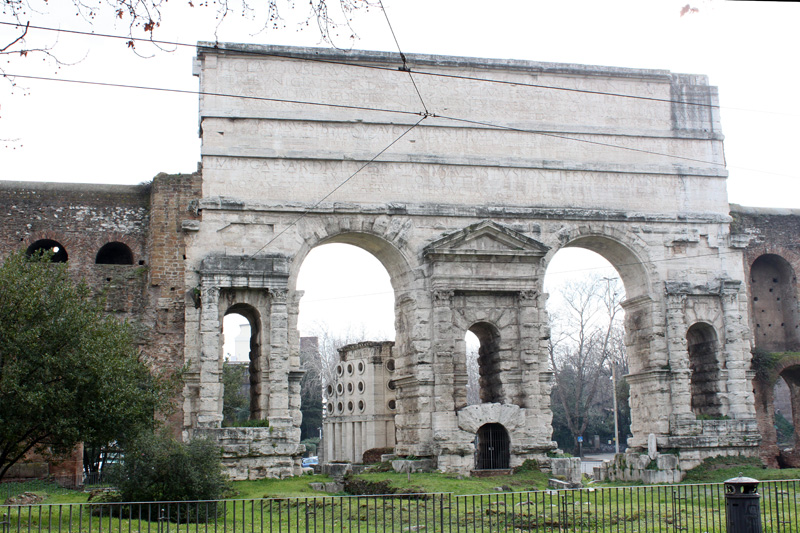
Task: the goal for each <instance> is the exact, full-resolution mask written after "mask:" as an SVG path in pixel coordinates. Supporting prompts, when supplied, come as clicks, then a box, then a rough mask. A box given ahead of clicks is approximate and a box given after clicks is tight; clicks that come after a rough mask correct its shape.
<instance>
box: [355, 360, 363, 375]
mask: <svg viewBox="0 0 800 533" xmlns="http://www.w3.org/2000/svg"><path fill="white" fill-rule="evenodd" d="M357 368H358V373H359V374H363V373H364V361H359V362H358V366H357Z"/></svg>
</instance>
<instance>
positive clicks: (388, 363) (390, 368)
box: [386, 359, 394, 372]
mask: <svg viewBox="0 0 800 533" xmlns="http://www.w3.org/2000/svg"><path fill="white" fill-rule="evenodd" d="M386 370H388V371H389V372H394V359H389V360H388V361H386Z"/></svg>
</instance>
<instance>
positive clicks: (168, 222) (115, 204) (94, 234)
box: [0, 172, 201, 483]
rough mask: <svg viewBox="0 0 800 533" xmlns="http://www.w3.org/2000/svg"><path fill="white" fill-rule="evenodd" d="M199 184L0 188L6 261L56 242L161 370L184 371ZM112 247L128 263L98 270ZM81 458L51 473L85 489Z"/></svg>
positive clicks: (183, 178)
mask: <svg viewBox="0 0 800 533" xmlns="http://www.w3.org/2000/svg"><path fill="white" fill-rule="evenodd" d="M200 179H201V178H200V174H199V172H198V173H195V174H187V175H167V174H160V175H158V176H156V178H155V179H154V180H153V182H152V183H150V184H144V185H136V186H125V185H92V184H73V183H36V182H14V181H0V227H2V228H3V230H4V231H3V232H1V233H0V259H2V258H4V257H6V256H7V255H8V254H10V253H13V252H15V251H17V250H28V249H29V248H30V247H31V246H34V247H35V246H36V245H37V243H43V242H44V243H48V245H47V246H48V247H50V246H52V245H53V244H52V243H57V244H58V246H59V254H66V256H65V257H66V262H67V270H68V272H69V273H70V275H71V276H72V277H73V278H74V279H75V280H76V281H77V280H83V281H84V282H85V283H87V285H88V286H89V287H90V288H91V289H92V290H93V292H94V293H95V294H97V295H98V297H101V298H103V300H104V302H105V309H106V311H107V312H109V313H112V314H114V315H115V316H117V317H118V318H120V319H121V320H127V321H129V323H130V324H131V326H132V327H133V330H134V334H135V340H136V342H137V343H138V344H139V346H140V348H141V349H142V351H143V353H144V355H145V357H146V358H147V360H148V362H149V363H150V364H151V366H152V367H153V368H154V370H155V371H167V372H169V371H174V370H176V369H179V368H181V367H182V366H183V330H184V320H183V315H184V307H185V302H186V300H187V295H186V294H185V292H184V290H183V287H184V282H183V278H184V267H183V234H182V230H181V224H182V221H183V220H186V219H192V218H196V216H197V215H196V212H192V211H190V210H189V209H188V208H189V205H190V204H191V203H192V202H194V203H196V202H197V199H198V197H199V190H200ZM109 243H122V244H124V245H125V246H126V247H127V249H129V251H130V255H129V256H128V255H125V254H127V251H126V252H124V253H123V255H125V257H122V260H123V262H124V263H126V264H98V263H97V260H98V258H100V261H103V260H109V257H111V259H110V260H111V261H114V260H115V259H114V257H116V259H120V257H121V256H119V255H115V254H114V253H113V250H112V253H111V255H110V256H109V255H106V257H105V259H103V258H102V257H103V254H102V253H101V254H98V252H100V251H101V249H104V248H103V247H104V246H106V245H109ZM113 246H117V250H119V249H123V250H124V248H120V247H119V246H118V245H117V244H114V245H113ZM108 249H109V248H105V250H108ZM58 257H59V258H60V257H63V256H62V255H59V256H58ZM188 299H189V301H190V302H191V298H188ZM176 407H177V408H178V412H177V414H175V415H173V418H172V419H171V427H172V428H173V430H174V432H175V433H176V434H177V435H180V429H181V425H180V422H179V420H180V417H181V416H182V414H181V413H180V407H181V404H180V402H176ZM73 455H75V454H73ZM78 456H79V454H78V455H75V457H73V458H72V459H71V460H70V462H68V463H65V465H68V466H60V467H59V466H57V465H55V466H54V465H50V466H48V467H47V469H46V470H47V471H48V472H49V473H50V474H53V472H56V473H57V474H59V475H60V474H63V473H65V472H66V471H67V470H65V469H69V475H70V476H72V477H74V478H76V479H77V480H78V481H76V483H79V482H80V478H81V466H80V464H81V461H77V463H76V460H77V459H76V458H77V457H78ZM32 459H34V460H35V458H32ZM76 465H77V466H76ZM54 469H55V470H54ZM23 470H25V469H23ZM34 470H35V469H33V470H31V468H27V470H26V475H33V476H34V477H35V476H37V475H38V474H41V473H42V472H44V470H42V468H39V470H35V471H34Z"/></svg>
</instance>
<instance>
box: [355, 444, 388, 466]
mask: <svg viewBox="0 0 800 533" xmlns="http://www.w3.org/2000/svg"><path fill="white" fill-rule="evenodd" d="M390 453H394V448H370V449H369V450H367V451H365V452H364V455H363V457H362V461H363V462H364V464H365V465H372V464H375V463H378V462H380V460H381V455H387V454H390Z"/></svg>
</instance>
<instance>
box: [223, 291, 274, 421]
mask: <svg viewBox="0 0 800 533" xmlns="http://www.w3.org/2000/svg"><path fill="white" fill-rule="evenodd" d="M222 324H223V325H222V334H223V337H224V344H223V352H224V354H225V360H224V361H223V369H222V380H223V387H224V389H223V397H222V400H223V404H222V414H223V424H225V425H238V424H242V423H244V422H246V421H247V420H261V419H262V418H264V415H265V408H264V406H263V405H261V404H262V395H263V393H264V392H265V391H263V390H262V389H263V383H262V375H263V372H264V370H265V369H263V368H262V358H261V354H260V346H259V337H260V335H259V316H258V312H257V311H256V310H255V309H253V308H252V307H251V306H249V305H244V304H234V305H232V306H231V307H230V308H229V309H228V310H227V311H226V313H225V318H224V319H223V323H222Z"/></svg>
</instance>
